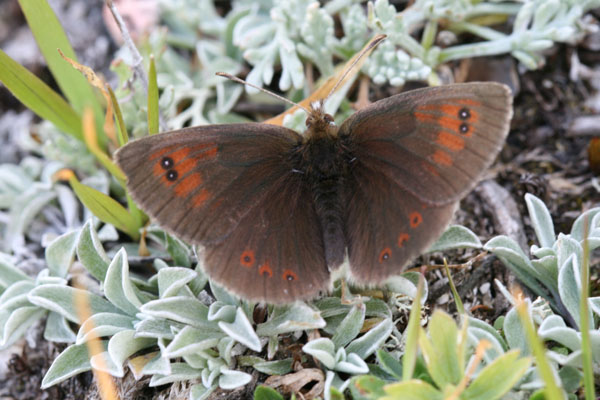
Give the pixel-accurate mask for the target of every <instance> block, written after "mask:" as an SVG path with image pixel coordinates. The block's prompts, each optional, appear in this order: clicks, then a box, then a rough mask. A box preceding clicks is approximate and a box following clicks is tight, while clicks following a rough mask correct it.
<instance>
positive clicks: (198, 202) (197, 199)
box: [192, 189, 210, 207]
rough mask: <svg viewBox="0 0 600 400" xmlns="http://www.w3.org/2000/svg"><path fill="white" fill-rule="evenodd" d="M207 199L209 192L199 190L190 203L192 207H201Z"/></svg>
mask: <svg viewBox="0 0 600 400" xmlns="http://www.w3.org/2000/svg"><path fill="white" fill-rule="evenodd" d="M209 198H210V192H209V191H208V190H206V189H201V190H200V192H199V193H198V194H197V195H195V196H194V198H193V199H192V203H193V204H194V207H202V206H203V205H204V203H205V202H206V200H208V199H209Z"/></svg>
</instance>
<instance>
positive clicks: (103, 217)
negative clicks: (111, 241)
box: [69, 175, 140, 240]
mask: <svg viewBox="0 0 600 400" xmlns="http://www.w3.org/2000/svg"><path fill="white" fill-rule="evenodd" d="M69 184H70V185H71V187H72V188H73V191H74V192H75V194H76V195H77V197H78V198H79V200H81V202H82V203H83V204H84V205H85V206H86V207H87V208H88V209H89V210H90V211H91V212H92V213H93V214H94V215H95V216H96V217H98V219H99V220H100V221H102V222H105V223H107V224H112V225H114V227H115V228H117V229H119V230H121V231H123V232H125V233H126V234H127V235H129V236H130V237H131V238H132V239H133V240H138V239H139V237H140V233H139V228H140V227H139V226H138V225H137V221H136V220H135V218H133V216H132V215H131V214H130V213H129V212H128V211H127V210H126V209H125V207H123V206H122V205H121V204H119V203H118V202H117V201H116V200H114V199H113V198H112V197H110V196H107V195H105V194H104V193H102V192H101V191H99V190H96V189H94V188H92V187H89V186H87V185H84V184H83V183H80V182H79V181H78V180H77V179H76V178H75V176H74V175H73V176H72V177H71V178H69Z"/></svg>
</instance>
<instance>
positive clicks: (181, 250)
mask: <svg viewBox="0 0 600 400" xmlns="http://www.w3.org/2000/svg"><path fill="white" fill-rule="evenodd" d="M165 236H166V238H167V240H166V242H167V252H168V253H169V255H170V256H171V258H173V264H175V265H177V266H180V267H191V265H192V262H191V260H190V250H189V248H188V246H187V245H186V244H185V243H183V242H182V241H181V240H179V239H178V238H176V237H174V236H172V235H169V234H168V233H166V232H165Z"/></svg>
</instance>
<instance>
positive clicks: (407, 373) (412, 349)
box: [402, 273, 424, 381]
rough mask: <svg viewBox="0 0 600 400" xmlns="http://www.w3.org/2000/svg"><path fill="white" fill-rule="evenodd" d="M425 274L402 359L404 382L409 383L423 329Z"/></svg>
mask: <svg viewBox="0 0 600 400" xmlns="http://www.w3.org/2000/svg"><path fill="white" fill-rule="evenodd" d="M423 281H424V278H423V274H422V273H421V275H420V276H419V284H418V285H417V295H416V296H415V298H414V300H413V304H412V308H411V310H410V317H409V318H408V326H407V327H406V332H405V335H407V336H406V345H405V350H404V357H402V380H403V381H408V380H410V379H412V377H413V372H414V370H415V364H416V362H417V354H418V350H419V348H418V345H417V343H418V342H419V328H420V327H421V325H420V322H421V297H423V285H424V282H423Z"/></svg>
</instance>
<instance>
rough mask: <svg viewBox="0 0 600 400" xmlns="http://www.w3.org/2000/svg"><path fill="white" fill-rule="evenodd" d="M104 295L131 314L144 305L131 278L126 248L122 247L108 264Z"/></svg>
mask: <svg viewBox="0 0 600 400" xmlns="http://www.w3.org/2000/svg"><path fill="white" fill-rule="evenodd" d="M104 295H105V296H106V298H107V299H108V300H109V301H110V302H111V303H112V304H114V305H115V306H117V307H119V308H120V309H121V310H123V311H124V312H126V313H127V314H129V315H135V314H136V313H137V312H138V310H139V308H140V306H141V305H142V302H141V301H140V299H139V298H138V297H137V296H136V293H135V289H134V287H133V284H132V283H131V280H130V279H129V263H128V262H127V253H126V252H125V248H121V249H120V250H119V251H118V252H117V254H115V257H114V258H113V260H112V261H111V263H110V265H109V266H108V271H106V278H105V282H104Z"/></svg>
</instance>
